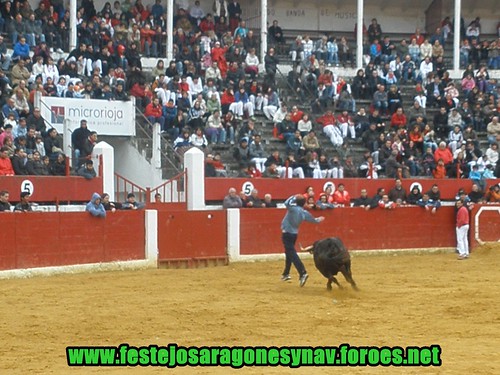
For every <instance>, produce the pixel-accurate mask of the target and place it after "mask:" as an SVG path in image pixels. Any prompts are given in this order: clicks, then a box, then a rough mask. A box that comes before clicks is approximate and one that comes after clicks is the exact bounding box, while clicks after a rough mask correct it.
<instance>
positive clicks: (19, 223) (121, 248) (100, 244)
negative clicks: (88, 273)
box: [0, 211, 145, 270]
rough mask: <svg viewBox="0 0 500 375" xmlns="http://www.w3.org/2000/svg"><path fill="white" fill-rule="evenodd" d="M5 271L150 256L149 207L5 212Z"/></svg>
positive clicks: (0, 248)
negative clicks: (98, 212)
mask: <svg viewBox="0 0 500 375" xmlns="http://www.w3.org/2000/svg"><path fill="white" fill-rule="evenodd" d="M0 220H1V223H2V230H1V231H0V269H1V270H6V269H22V268H33V267H48V266H64V265H70V264H86V263H99V262H110V261H124V260H137V259H144V258H145V226H144V225H145V224H144V211H130V212H116V213H108V215H107V217H106V218H104V219H102V218H95V217H92V216H90V215H89V214H88V213H87V212H33V213H2V214H0Z"/></svg>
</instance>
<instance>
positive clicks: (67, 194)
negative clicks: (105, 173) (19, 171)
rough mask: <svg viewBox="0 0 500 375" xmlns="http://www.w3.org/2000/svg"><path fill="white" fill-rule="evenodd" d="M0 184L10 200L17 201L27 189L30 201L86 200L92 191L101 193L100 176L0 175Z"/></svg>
mask: <svg viewBox="0 0 500 375" xmlns="http://www.w3.org/2000/svg"><path fill="white" fill-rule="evenodd" d="M0 186H1V187H2V190H7V191H8V192H9V193H10V200H11V201H12V202H17V201H19V194H21V191H29V192H30V193H31V201H32V202H56V201H60V202H67V201H72V202H85V201H87V202H88V201H89V200H90V198H91V197H92V193H94V192H98V193H99V194H100V193H102V177H99V176H98V177H95V178H93V179H91V180H86V179H85V178H83V177H79V176H69V177H61V176H50V177H47V176H0Z"/></svg>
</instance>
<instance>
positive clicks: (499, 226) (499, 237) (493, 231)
mask: <svg viewBox="0 0 500 375" xmlns="http://www.w3.org/2000/svg"><path fill="white" fill-rule="evenodd" d="M471 218H472V219H471V226H470V232H471V240H472V241H471V244H472V247H475V246H478V245H480V243H479V242H478V240H479V241H483V242H494V241H498V242H500V205H495V204H492V205H490V204H485V205H475V206H474V208H473V210H472V212H471ZM476 223H477V226H476Z"/></svg>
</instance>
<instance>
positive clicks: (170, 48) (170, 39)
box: [167, 0, 174, 66]
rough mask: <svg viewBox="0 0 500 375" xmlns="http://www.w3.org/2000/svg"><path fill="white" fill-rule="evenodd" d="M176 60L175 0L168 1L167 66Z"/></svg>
mask: <svg viewBox="0 0 500 375" xmlns="http://www.w3.org/2000/svg"><path fill="white" fill-rule="evenodd" d="M173 59H174V0H167V60H168V62H167V66H168V64H169V63H170V61H172V60H173Z"/></svg>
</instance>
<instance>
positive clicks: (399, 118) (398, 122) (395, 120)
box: [391, 108, 407, 130]
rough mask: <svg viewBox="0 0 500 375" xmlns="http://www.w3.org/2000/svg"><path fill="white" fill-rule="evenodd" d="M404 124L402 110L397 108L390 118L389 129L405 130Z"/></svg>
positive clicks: (405, 122) (404, 119)
mask: <svg viewBox="0 0 500 375" xmlns="http://www.w3.org/2000/svg"><path fill="white" fill-rule="evenodd" d="M406 124H407V119H406V115H405V114H404V113H403V108H398V109H397V110H396V112H394V114H393V115H392V116H391V127H392V128H394V129H395V130H397V129H399V128H406Z"/></svg>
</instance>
